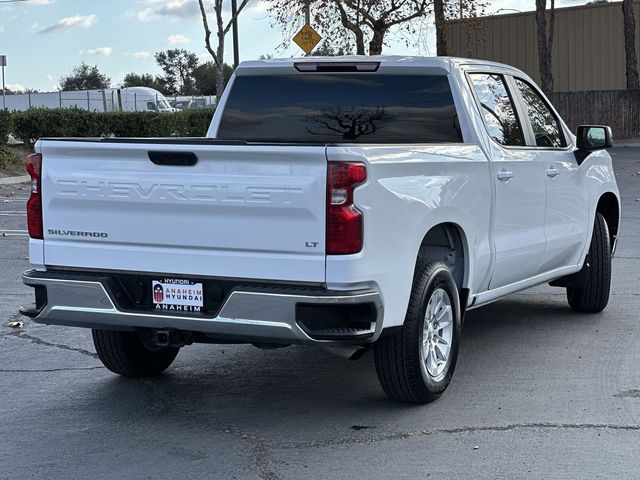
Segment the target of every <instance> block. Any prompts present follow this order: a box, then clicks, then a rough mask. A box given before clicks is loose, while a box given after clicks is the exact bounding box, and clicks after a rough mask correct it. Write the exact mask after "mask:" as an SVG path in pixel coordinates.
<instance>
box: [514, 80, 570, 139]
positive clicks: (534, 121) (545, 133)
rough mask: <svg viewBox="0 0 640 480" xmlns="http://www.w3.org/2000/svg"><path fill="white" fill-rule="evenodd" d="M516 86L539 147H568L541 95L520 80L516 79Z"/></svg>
mask: <svg viewBox="0 0 640 480" xmlns="http://www.w3.org/2000/svg"><path fill="white" fill-rule="evenodd" d="M515 82H516V86H517V87H518V90H520V94H521V95H522V101H523V103H524V105H525V107H526V109H527V116H528V117H529V121H530V122H531V127H532V128H533V134H534V135H535V137H536V146H538V147H566V146H567V144H566V142H565V140H564V136H563V135H562V130H561V129H560V124H559V122H558V119H557V118H556V117H555V115H554V114H553V112H552V111H551V109H550V108H549V107H548V106H547V104H546V103H545V101H544V100H543V99H542V97H541V96H540V94H538V92H536V91H535V90H534V89H533V87H532V86H531V85H529V84H528V83H527V82H525V81H524V80H520V79H519V78H516V79H515Z"/></svg>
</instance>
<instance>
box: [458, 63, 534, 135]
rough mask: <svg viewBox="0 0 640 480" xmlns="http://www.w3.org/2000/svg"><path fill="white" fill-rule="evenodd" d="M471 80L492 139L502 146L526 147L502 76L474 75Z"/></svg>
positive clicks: (470, 76)
mask: <svg viewBox="0 0 640 480" xmlns="http://www.w3.org/2000/svg"><path fill="white" fill-rule="evenodd" d="M469 78H470V79H471V83H472V84H473V88H474V89H475V91H476V95H477V96H478V102H479V103H480V110H481V111H482V116H483V117H484V122H485V124H486V126H487V130H489V135H490V136H491V138H493V139H494V140H495V141H496V142H498V143H500V144H501V145H511V146H521V145H524V140H523V136H522V129H521V128H520V123H519V122H518V118H517V117H516V113H515V109H514V108H513V102H512V101H511V97H510V96H509V93H508V92H507V87H506V86H505V83H504V78H503V77H502V75H495V74H488V73H472V74H470V75H469Z"/></svg>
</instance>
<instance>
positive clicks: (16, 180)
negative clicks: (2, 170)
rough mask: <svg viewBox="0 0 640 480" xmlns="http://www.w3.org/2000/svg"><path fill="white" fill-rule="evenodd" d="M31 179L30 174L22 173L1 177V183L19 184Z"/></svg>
mask: <svg viewBox="0 0 640 480" xmlns="http://www.w3.org/2000/svg"><path fill="white" fill-rule="evenodd" d="M29 180H31V177H30V176H29V175H22V176H20V177H5V178H0V185H17V184H19V183H25V182H28V181H29Z"/></svg>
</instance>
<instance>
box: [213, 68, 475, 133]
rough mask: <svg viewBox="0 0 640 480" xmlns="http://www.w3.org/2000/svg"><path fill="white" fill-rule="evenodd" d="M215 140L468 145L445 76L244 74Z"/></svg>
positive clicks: (230, 98) (229, 100) (235, 82)
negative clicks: (463, 137) (452, 143)
mask: <svg viewBox="0 0 640 480" xmlns="http://www.w3.org/2000/svg"><path fill="white" fill-rule="evenodd" d="M217 138H220V139H225V140H246V141H250V142H282V143H387V144H389V143H449V142H462V135H461V133H460V128H459V124H458V118H457V115H456V109H455V105H454V103H453V97H452V95H451V88H450V86H449V81H448V79H447V77H446V76H444V75H383V74H378V73H371V74H366V73H358V74H326V73H322V74H317V73H316V74H294V75H256V76H239V77H237V78H236V79H235V81H234V83H233V86H232V88H231V92H230V95H229V98H228V99H227V103H226V105H225V108H224V112H223V114H222V118H221V121H220V126H219V128H218V135H217Z"/></svg>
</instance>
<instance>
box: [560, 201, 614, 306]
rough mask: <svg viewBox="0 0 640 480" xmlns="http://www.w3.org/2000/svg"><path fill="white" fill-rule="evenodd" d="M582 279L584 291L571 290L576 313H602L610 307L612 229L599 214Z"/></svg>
mask: <svg viewBox="0 0 640 480" xmlns="http://www.w3.org/2000/svg"><path fill="white" fill-rule="evenodd" d="M582 269H583V270H582V271H581V272H580V275H581V276H582V275H584V277H585V279H586V282H585V284H584V287H580V288H576V287H567V300H568V302H569V305H570V306H571V308H573V309H574V310H575V311H576V312H584V313H598V312H601V311H602V310H604V309H605V307H606V306H607V303H609V291H610V289H611V245H610V240H609V227H608V226H607V221H606V220H605V219H604V217H603V216H602V214H600V213H596V219H595V222H594V225H593V236H592V237H591V245H590V246H589V253H587V257H586V258H585V261H584V265H583V267H582Z"/></svg>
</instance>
